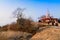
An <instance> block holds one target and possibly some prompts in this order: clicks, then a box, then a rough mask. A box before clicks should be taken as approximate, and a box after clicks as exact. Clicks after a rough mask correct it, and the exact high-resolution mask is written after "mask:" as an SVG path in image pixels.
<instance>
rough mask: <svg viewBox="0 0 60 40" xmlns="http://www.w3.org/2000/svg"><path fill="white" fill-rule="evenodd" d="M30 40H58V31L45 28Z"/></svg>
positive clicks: (59, 30)
mask: <svg viewBox="0 0 60 40" xmlns="http://www.w3.org/2000/svg"><path fill="white" fill-rule="evenodd" d="M31 40H60V29H58V28H54V27H51V28H47V29H45V30H43V31H41V32H39V33H36V34H35V35H34V36H33V37H32V38H31Z"/></svg>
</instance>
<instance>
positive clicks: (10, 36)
mask: <svg viewBox="0 0 60 40" xmlns="http://www.w3.org/2000/svg"><path fill="white" fill-rule="evenodd" d="M31 36H32V34H30V33H26V32H19V31H3V32H0V40H29V39H30V38H31Z"/></svg>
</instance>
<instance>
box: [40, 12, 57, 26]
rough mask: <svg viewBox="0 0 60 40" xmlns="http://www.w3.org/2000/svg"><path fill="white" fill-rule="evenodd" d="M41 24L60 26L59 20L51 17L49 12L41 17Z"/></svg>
mask: <svg viewBox="0 0 60 40" xmlns="http://www.w3.org/2000/svg"><path fill="white" fill-rule="evenodd" d="M39 22H42V23H48V24H50V23H51V24H52V25H58V19H57V18H54V17H52V16H50V14H49V13H48V12H47V14H46V15H43V16H41V17H40V19H39Z"/></svg>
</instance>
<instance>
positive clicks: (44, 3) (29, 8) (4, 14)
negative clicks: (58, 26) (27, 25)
mask: <svg viewBox="0 0 60 40" xmlns="http://www.w3.org/2000/svg"><path fill="white" fill-rule="evenodd" d="M18 7H20V8H26V9H25V10H24V12H23V14H24V15H25V16H26V17H30V16H31V17H32V19H34V20H35V21H37V20H38V17H40V16H42V15H45V14H46V12H47V9H49V12H50V14H51V15H52V16H54V17H57V18H60V0H0V25H5V24H8V23H11V22H13V21H15V18H11V15H12V13H13V12H14V10H15V9H16V8H18Z"/></svg>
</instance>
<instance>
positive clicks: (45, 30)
mask: <svg viewBox="0 0 60 40" xmlns="http://www.w3.org/2000/svg"><path fill="white" fill-rule="evenodd" d="M17 16H18V15H17ZM16 21H17V22H16V23H11V24H7V25H4V26H2V27H0V40H60V28H59V27H57V28H56V27H55V26H53V27H51V26H50V25H47V24H42V23H39V22H34V21H33V20H32V19H27V18H23V17H22V14H20V16H18V18H17V20H16ZM59 22H60V20H59Z"/></svg>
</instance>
